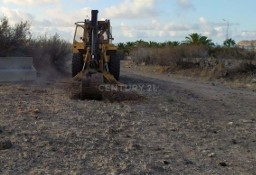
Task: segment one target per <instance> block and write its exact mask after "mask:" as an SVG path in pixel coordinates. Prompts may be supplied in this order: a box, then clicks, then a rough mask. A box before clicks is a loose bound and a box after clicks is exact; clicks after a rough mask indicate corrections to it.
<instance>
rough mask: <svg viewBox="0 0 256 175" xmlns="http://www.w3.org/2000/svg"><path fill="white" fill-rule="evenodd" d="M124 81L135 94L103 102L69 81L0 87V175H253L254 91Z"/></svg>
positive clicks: (127, 76)
mask: <svg viewBox="0 0 256 175" xmlns="http://www.w3.org/2000/svg"><path fill="white" fill-rule="evenodd" d="M131 72H132V73H131ZM120 80H121V82H123V83H126V84H128V85H129V87H130V89H132V90H133V91H129V92H128V91H127V90H130V89H128V88H127V89H125V90H126V91H123V92H116V93H105V98H104V100H103V101H92V100H91V101H88V100H79V98H77V97H78V96H77V94H76V91H75V88H77V86H75V85H74V83H72V82H71V80H69V79H68V78H63V79H59V80H52V81H46V82H43V83H42V82H40V83H39V82H34V83H15V84H9V83H5V84H1V85H0V97H1V98H0V174H10V175H16V174H17V175H20V174H60V175H62V174H79V175H80V174H81V175H83V174H88V175H91V174H113V175H114V174H127V175H130V174H141V175H144V174H202V175H205V174H228V175H229V174H241V175H246V174H248V175H255V174H256V103H255V101H256V93H255V92H252V91H249V90H245V89H234V88H228V87H224V86H222V85H219V84H217V85H216V84H212V83H207V82H200V81H191V80H186V79H177V78H174V77H171V76H167V75H152V74H150V73H145V72H140V71H136V70H133V69H132V68H123V72H122V76H121V79H120ZM134 91H136V92H134Z"/></svg>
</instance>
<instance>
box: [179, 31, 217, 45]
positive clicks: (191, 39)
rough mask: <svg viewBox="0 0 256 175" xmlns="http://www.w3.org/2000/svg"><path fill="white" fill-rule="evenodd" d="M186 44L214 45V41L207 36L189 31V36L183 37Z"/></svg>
mask: <svg viewBox="0 0 256 175" xmlns="http://www.w3.org/2000/svg"><path fill="white" fill-rule="evenodd" d="M185 39H186V40H185V42H184V43H186V44H194V45H205V46H214V43H213V42H212V40H211V39H209V38H208V37H207V36H202V35H200V34H198V33H191V34H190V35H189V36H187V37H186V38H185Z"/></svg>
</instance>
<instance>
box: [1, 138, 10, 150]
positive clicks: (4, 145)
mask: <svg viewBox="0 0 256 175" xmlns="http://www.w3.org/2000/svg"><path fill="white" fill-rule="evenodd" d="M11 147H12V142H11V141H10V140H3V141H0V150H6V149H10V148H11Z"/></svg>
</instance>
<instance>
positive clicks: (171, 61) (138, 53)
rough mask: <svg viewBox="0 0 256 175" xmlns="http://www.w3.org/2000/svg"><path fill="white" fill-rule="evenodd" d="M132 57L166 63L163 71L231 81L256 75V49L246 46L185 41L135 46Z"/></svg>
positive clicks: (138, 60) (163, 65)
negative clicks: (187, 42)
mask: <svg viewBox="0 0 256 175" xmlns="http://www.w3.org/2000/svg"><path fill="white" fill-rule="evenodd" d="M131 57H132V60H133V62H134V63H136V64H142V65H147V66H152V65H153V66H155V65H156V66H161V67H163V70H161V71H160V72H170V73H176V74H182V75H186V76H187V75H188V76H197V77H198V76H200V77H204V78H207V79H212V78H214V79H225V80H230V81H235V80H237V79H239V80H241V81H245V80H246V81H251V80H252V79H254V78H256V52H255V51H253V50H251V51H250V50H245V49H242V48H236V47H220V46H218V47H209V46H203V45H185V44H182V45H178V46H164V47H135V48H133V50H132V51H131Z"/></svg>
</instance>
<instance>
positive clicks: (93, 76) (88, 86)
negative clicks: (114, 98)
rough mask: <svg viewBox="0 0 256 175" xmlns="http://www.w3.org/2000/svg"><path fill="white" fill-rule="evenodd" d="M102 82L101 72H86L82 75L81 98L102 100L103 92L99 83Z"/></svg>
mask: <svg viewBox="0 0 256 175" xmlns="http://www.w3.org/2000/svg"><path fill="white" fill-rule="evenodd" d="M102 84H103V75H102V73H99V72H97V73H90V72H88V73H86V74H84V76H83V77H82V90H81V99H88V100H102V98H103V92H102V91H101V90H100V85H102Z"/></svg>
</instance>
